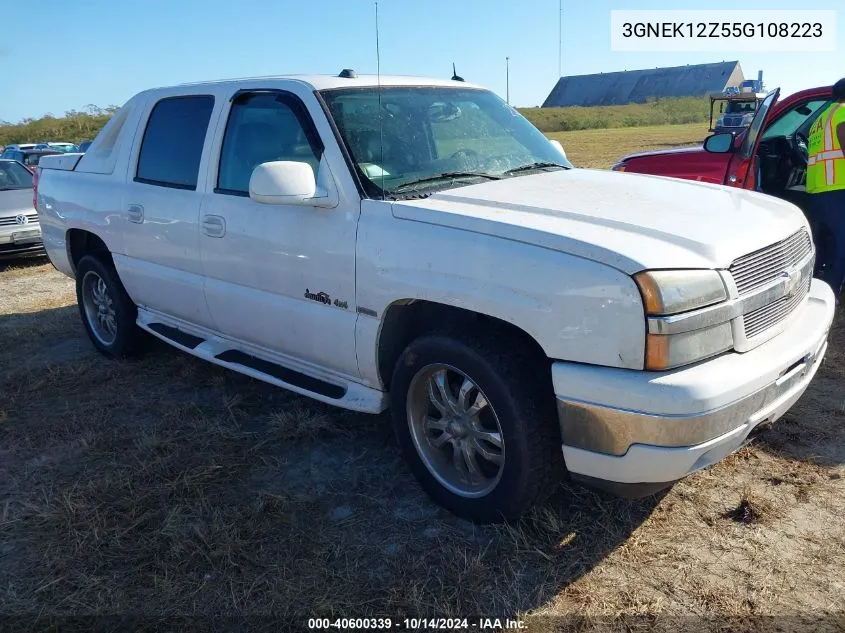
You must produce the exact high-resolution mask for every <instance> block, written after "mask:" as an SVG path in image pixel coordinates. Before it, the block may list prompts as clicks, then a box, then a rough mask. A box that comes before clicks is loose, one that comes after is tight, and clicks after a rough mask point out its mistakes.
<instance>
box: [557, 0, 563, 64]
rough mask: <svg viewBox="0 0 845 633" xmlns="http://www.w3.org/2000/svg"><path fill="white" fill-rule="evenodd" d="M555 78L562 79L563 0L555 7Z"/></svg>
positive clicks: (559, 0)
mask: <svg viewBox="0 0 845 633" xmlns="http://www.w3.org/2000/svg"><path fill="white" fill-rule="evenodd" d="M557 77H558V79H560V78H561V77H563V0H558V5H557Z"/></svg>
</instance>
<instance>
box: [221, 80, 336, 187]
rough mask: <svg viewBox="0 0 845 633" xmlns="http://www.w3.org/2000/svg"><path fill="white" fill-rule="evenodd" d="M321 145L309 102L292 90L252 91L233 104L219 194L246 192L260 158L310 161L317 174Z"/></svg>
mask: <svg viewBox="0 0 845 633" xmlns="http://www.w3.org/2000/svg"><path fill="white" fill-rule="evenodd" d="M322 153H323V146H322V144H321V143H320V139H319V137H318V136H317V133H316V130H314V127H313V122H312V121H311V119H310V118H309V116H308V113H307V111H306V110H305V107H304V106H303V105H302V104H301V103H300V102H299V100H298V99H296V97H293V96H292V95H285V94H279V93H270V94H268V93H252V94H245V95H242V96H240V97H238V98H237V99H236V100H235V102H234V103H233V104H232V110H231V112H230V113H229V121H228V122H227V124H226V134H225V136H224V137H223V148H222V149H221V151H220V169H219V171H218V173H217V188H216V189H215V191H217V192H218V193H234V194H241V195H248V193H249V179H250V176H252V170H253V169H255V167H256V166H258V165H260V164H261V163H266V162H269V161H275V160H289V161H297V162H302V163H308V164H309V165H310V166H311V169H313V170H314V175H315V177H316V175H317V168H318V166H319V164H320V157H321V156H322Z"/></svg>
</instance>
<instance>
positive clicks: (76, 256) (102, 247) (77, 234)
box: [67, 229, 112, 273]
mask: <svg viewBox="0 0 845 633" xmlns="http://www.w3.org/2000/svg"><path fill="white" fill-rule="evenodd" d="M67 250H68V259H70V262H71V265H72V266H73V272H74V273H76V266H77V264H78V263H79V260H80V259H82V258H83V257H84V256H85V255H98V256H100V257H104V258H106V261H107V262H108V263H112V259H111V252H110V251H109V248H108V246H106V244H105V242H103V240H101V239H100V238H99V237H97V236H96V235H95V234H94V233H91V232H90V231H85V230H83V229H70V230H69V231H68V232H67Z"/></svg>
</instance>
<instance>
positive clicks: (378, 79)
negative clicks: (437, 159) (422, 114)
mask: <svg viewBox="0 0 845 633" xmlns="http://www.w3.org/2000/svg"><path fill="white" fill-rule="evenodd" d="M375 5H376V84H377V86H378V87H377V88H376V92H377V94H378V136H379V153H380V154H381V156H380V157H379V167H380V168H381V199H382V200H384V125H383V123H382V111H381V54H380V52H379V46H378V1H376V3H375Z"/></svg>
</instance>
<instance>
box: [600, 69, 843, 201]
mask: <svg viewBox="0 0 845 633" xmlns="http://www.w3.org/2000/svg"><path fill="white" fill-rule="evenodd" d="M779 94H780V89H776V90H774V91H772V92H770V93H769V94H768V95H766V98H765V99H764V100H763V102H762V103H761V104H760V108H759V109H758V110H757V113H756V115H755V116H754V120H753V121H752V122H751V125H750V126H749V127H748V129H747V130H745V131H744V132H742V133H740V134H737V135H736V136H734V135H732V134H731V133H729V132H728V133H720V134H711V135H710V136H708V137H707V138H706V139H705V141H704V145H703V146H700V147H689V148H686V147H685V148H678V149H670V150H663V151H655V152H643V153H640V154H630V155H628V156H625V157H624V158H622V159H621V160H620V161H619V162H618V163H617V164H616V165H614V166H613V169H614V170H616V171H625V172H631V173H640V174H654V175H657V176H673V177H675V178H685V179H688V180H698V181H701V182H711V183H716V184H724V185H729V186H732V187H740V188H742V189H755V190H757V191H762V192H763V193H767V194H769V195H773V196H777V197H779V198H784V199H786V200H788V201H789V202H792V203H794V204H796V205H797V206H798V207H800V208H802V209H806V196H807V193H806V190H805V184H806V181H807V135H808V131H809V129H810V126H811V125H812V124H813V121H814V120H815V119H816V117H817V116H818V115H819V114H821V112H823V111H824V109H825V107H826V106H827V104H829V103H830V101H831V98H832V94H833V87H832V86H827V87H824V88H811V89H809V90H803V91H801V92H797V93H795V94H793V95H790V96H789V97H787V98H786V99H784V100H782V101H778V95H779Z"/></svg>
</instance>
